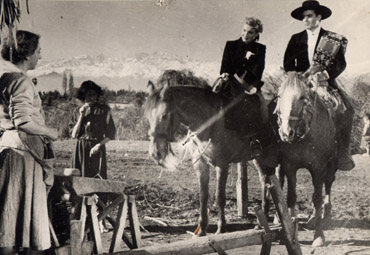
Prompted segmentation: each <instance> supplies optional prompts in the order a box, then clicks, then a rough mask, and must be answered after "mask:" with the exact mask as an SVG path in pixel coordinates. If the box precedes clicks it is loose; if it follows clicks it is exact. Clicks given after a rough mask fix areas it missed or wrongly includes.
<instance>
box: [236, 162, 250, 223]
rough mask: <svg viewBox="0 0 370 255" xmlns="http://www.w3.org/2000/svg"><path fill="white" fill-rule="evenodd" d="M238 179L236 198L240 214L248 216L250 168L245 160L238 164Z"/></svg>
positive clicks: (240, 215)
mask: <svg viewBox="0 0 370 255" xmlns="http://www.w3.org/2000/svg"><path fill="white" fill-rule="evenodd" d="M237 171H238V179H237V181H236V199H237V205H238V216H239V217H247V216H248V169H247V165H246V163H245V162H239V163H238V164H237Z"/></svg>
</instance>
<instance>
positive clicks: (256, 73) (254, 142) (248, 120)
mask: <svg viewBox="0 0 370 255" xmlns="http://www.w3.org/2000/svg"><path fill="white" fill-rule="evenodd" d="M262 31H263V25H262V22H261V21H260V20H259V19H256V18H254V17H247V18H246V20H245V24H244V26H243V28H242V35H241V37H240V38H239V39H238V40H235V41H228V42H226V45H225V49H224V53H223V57H222V64H221V70H220V74H221V79H222V81H223V83H224V84H223V85H222V86H223V88H222V92H223V94H224V95H226V97H228V100H226V104H228V105H232V107H230V109H229V111H228V112H227V113H226V120H225V127H226V128H227V129H231V130H236V131H237V132H238V133H239V134H240V136H241V137H242V139H244V140H247V139H248V140H249V141H251V142H250V150H251V156H252V157H253V158H254V157H258V156H260V155H261V154H262V148H261V144H260V141H259V140H258V138H257V130H258V129H259V128H260V126H261V118H260V114H259V113H258V111H260V102H259V97H258V95H257V94H256V92H257V91H259V90H260V88H261V86H262V85H263V83H262V82H261V78H262V73H263V70H264V68H265V53H266V46H265V45H263V44H260V43H257V41H258V39H259V34H260V33H262ZM255 112H257V114H255Z"/></svg>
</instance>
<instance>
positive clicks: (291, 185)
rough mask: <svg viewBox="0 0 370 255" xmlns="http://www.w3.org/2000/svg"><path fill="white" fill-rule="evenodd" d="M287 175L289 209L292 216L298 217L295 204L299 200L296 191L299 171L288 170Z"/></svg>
mask: <svg viewBox="0 0 370 255" xmlns="http://www.w3.org/2000/svg"><path fill="white" fill-rule="evenodd" d="M286 176H287V179H288V194H287V196H288V197H287V205H288V210H289V213H290V216H291V217H296V212H295V204H296V202H297V193H296V186H297V171H296V170H291V171H287V175H286Z"/></svg>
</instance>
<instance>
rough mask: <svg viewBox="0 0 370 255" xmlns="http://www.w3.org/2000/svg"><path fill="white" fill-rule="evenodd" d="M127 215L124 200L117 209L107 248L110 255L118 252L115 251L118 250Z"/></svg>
mask: <svg viewBox="0 0 370 255" xmlns="http://www.w3.org/2000/svg"><path fill="white" fill-rule="evenodd" d="M127 214H128V206H127V200H125V201H124V202H123V203H121V204H120V206H119V208H118V213H117V221H116V226H115V228H114V232H113V236H112V242H111V244H110V248H109V252H110V253H112V252H116V251H118V250H117V249H119V247H120V246H121V243H122V235H123V231H124V229H125V226H126V219H127Z"/></svg>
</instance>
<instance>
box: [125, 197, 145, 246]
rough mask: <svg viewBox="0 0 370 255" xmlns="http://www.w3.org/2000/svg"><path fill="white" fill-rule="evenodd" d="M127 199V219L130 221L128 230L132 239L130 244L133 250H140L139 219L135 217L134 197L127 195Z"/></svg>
mask: <svg viewBox="0 0 370 255" xmlns="http://www.w3.org/2000/svg"><path fill="white" fill-rule="evenodd" d="M126 198H128V218H129V221H130V230H131V237H132V244H133V245H134V247H135V248H140V247H141V246H142V242H141V233H140V223H139V217H138V215H137V209H136V202H135V196H134V195H129V196H126Z"/></svg>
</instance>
